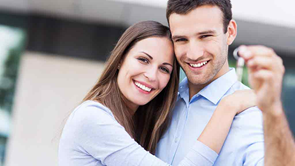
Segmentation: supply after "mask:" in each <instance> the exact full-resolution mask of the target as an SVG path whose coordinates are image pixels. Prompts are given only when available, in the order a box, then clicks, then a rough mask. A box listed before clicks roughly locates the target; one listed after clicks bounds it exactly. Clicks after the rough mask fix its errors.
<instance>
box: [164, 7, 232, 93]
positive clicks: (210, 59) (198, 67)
mask: <svg viewBox="0 0 295 166" xmlns="http://www.w3.org/2000/svg"><path fill="white" fill-rule="evenodd" d="M169 23H170V30H171V33H172V39H173V42H174V50H175V55H176V58H177V60H178V62H179V63H180V65H181V67H182V68H183V70H184V71H185V73H186V75H187V77H188V80H189V87H190V94H191V89H195V90H194V92H195V93H197V92H198V91H199V90H201V89H202V88H203V87H205V86H206V85H208V84H209V83H210V82H212V81H213V80H215V79H216V78H218V77H220V76H221V75H223V74H225V73H226V72H227V71H228V70H229V68H228V62H227V53H228V45H229V44H231V42H232V41H233V39H232V38H231V37H229V36H230V35H229V33H230V32H227V33H224V29H223V13H222V11H221V10H220V9H219V8H218V7H216V6H208V5H205V6H201V7H198V8H196V9H194V10H192V11H190V12H189V13H187V14H183V15H180V14H176V13H173V14H171V15H170V17H169ZM235 28H236V27H235ZM234 37H235V36H234ZM231 39H232V40H231ZM193 95H194V94H193Z"/></svg>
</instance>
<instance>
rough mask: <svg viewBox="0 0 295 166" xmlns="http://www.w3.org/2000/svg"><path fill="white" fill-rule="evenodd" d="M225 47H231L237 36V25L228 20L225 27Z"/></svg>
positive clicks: (233, 21)
mask: <svg viewBox="0 0 295 166" xmlns="http://www.w3.org/2000/svg"><path fill="white" fill-rule="evenodd" d="M227 34H228V36H227V45H231V44H232V43H233V42H234V40H235V38H236V36H237V23H236V21H235V20H230V22H229V24H228V26H227Z"/></svg>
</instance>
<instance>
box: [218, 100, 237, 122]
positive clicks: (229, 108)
mask: <svg viewBox="0 0 295 166" xmlns="http://www.w3.org/2000/svg"><path fill="white" fill-rule="evenodd" d="M239 109H240V105H239V104H237V103H234V102H233V101H232V100H231V98H230V97H224V98H223V99H222V100H221V101H220V103H219V104H218V106H217V109H216V111H220V112H223V114H225V115H230V116H232V117H234V116H235V115H236V114H237V112H238V110H239Z"/></svg>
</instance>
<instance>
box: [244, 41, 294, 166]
mask: <svg viewBox="0 0 295 166" xmlns="http://www.w3.org/2000/svg"><path fill="white" fill-rule="evenodd" d="M239 50H240V51H239V53H240V55H241V56H242V57H243V58H244V59H245V60H246V64H247V66H248V69H249V79H250V84H251V87H252V88H253V89H254V91H255V93H256V95H257V106H258V107H259V108H260V109H261V110H262V112H263V127H264V140H265V165H266V166H269V165H272V166H293V165H295V143H294V139H293V136H292V133H291V131H290V129H289V125H288V122H287V119H286V117H285V114H284V111H283V107H282V102H281V98H280V96H281V88H282V80H283V75H284V71H285V69H284V66H283V63H282V59H281V58H280V57H278V56H277V55H276V54H275V52H274V51H273V50H272V49H270V48H266V47H263V46H248V47H245V46H242V47H240V49H239Z"/></svg>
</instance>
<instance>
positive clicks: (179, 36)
mask: <svg viewBox="0 0 295 166" xmlns="http://www.w3.org/2000/svg"><path fill="white" fill-rule="evenodd" d="M180 38H186V37H185V36H181V35H175V36H172V40H175V39H180Z"/></svg>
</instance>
